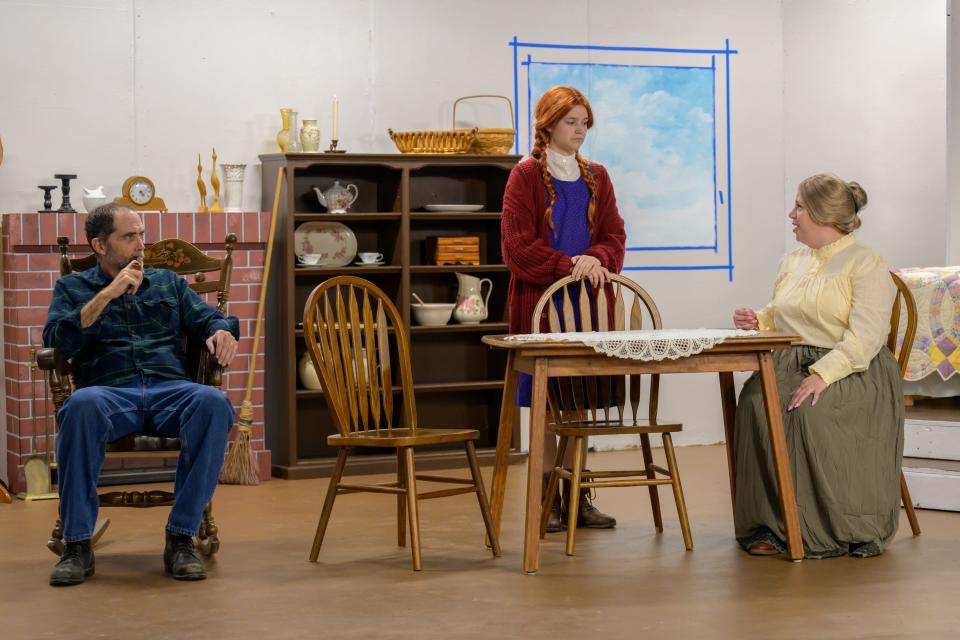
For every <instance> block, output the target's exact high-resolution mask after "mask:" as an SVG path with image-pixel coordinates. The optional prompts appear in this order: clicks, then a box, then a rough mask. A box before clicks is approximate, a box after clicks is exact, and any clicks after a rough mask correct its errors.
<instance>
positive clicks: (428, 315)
mask: <svg viewBox="0 0 960 640" xmlns="http://www.w3.org/2000/svg"><path fill="white" fill-rule="evenodd" d="M455 306H456V303H455V302H427V303H426V304H420V303H417V302H413V303H411V304H410V308H411V309H413V318H414V320H416V321H417V324H422V325H424V326H427V327H440V326H443V325H445V324H447V323H448V322H450V316H451V315H452V314H453V308H454V307H455Z"/></svg>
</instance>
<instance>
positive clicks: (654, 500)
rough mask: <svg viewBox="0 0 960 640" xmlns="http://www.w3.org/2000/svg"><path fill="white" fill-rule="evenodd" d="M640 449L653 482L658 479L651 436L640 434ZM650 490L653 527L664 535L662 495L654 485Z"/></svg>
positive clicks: (648, 476) (644, 466)
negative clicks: (654, 465) (661, 511)
mask: <svg viewBox="0 0 960 640" xmlns="http://www.w3.org/2000/svg"><path fill="white" fill-rule="evenodd" d="M640 448H641V449H642V450H643V468H644V469H646V471H647V478H648V479H650V480H653V479H655V478H656V477H657V472H656V471H654V470H653V451H651V449H650V436H649V435H648V434H646V433H641V434H640ZM648 488H649V489H650V509H651V510H652V511H653V526H654V527H655V528H656V531H657V533H663V515H662V514H661V513H660V494H659V492H658V491H657V485H655V484H652V485H650V486H649V487H648Z"/></svg>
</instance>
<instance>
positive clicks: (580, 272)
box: [570, 254, 610, 287]
mask: <svg viewBox="0 0 960 640" xmlns="http://www.w3.org/2000/svg"><path fill="white" fill-rule="evenodd" d="M570 262H572V263H573V269H571V270H570V275H571V276H572V277H573V278H574V279H575V280H583V279H584V278H586V279H587V280H589V281H590V284H591V285H592V286H593V287H598V286H600V285H602V284H606V283H608V282H610V272H609V271H607V269H605V268H604V267H603V265H601V264H600V260H598V259H597V258H594V257H593V256H588V255H586V254H584V255H579V256H574V257H572V258H571V259H570Z"/></svg>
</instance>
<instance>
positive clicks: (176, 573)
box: [163, 531, 207, 580]
mask: <svg viewBox="0 0 960 640" xmlns="http://www.w3.org/2000/svg"><path fill="white" fill-rule="evenodd" d="M163 568H164V569H165V570H166V571H167V573H169V574H172V575H173V578H174V580H204V579H205V578H206V577H207V570H206V568H205V567H204V566H203V559H202V558H201V557H200V554H199V553H197V548H196V546H194V544H193V537H192V536H184V535H180V534H178V533H170V532H169V531H167V545H166V547H164V549H163Z"/></svg>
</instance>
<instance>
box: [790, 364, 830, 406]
mask: <svg viewBox="0 0 960 640" xmlns="http://www.w3.org/2000/svg"><path fill="white" fill-rule="evenodd" d="M827 386H828V385H827V383H826V382H824V381H823V378H821V377H820V376H818V375H817V374H815V373H811V374H810V375H809V376H807V377H806V378H804V379H803V382H801V383H800V386H799V387H797V388H796V389H794V390H793V394H792V395H791V396H790V404H789V405H787V411H793V410H794V409H796V408H797V407H799V406H800V405H801V404H803V401H804V400H806V399H807V396H809V395H812V396H813V401H812V403H811V406H816V404H817V400H819V399H820V394H821V393H823V390H824V389H826V388H827Z"/></svg>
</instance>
